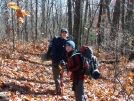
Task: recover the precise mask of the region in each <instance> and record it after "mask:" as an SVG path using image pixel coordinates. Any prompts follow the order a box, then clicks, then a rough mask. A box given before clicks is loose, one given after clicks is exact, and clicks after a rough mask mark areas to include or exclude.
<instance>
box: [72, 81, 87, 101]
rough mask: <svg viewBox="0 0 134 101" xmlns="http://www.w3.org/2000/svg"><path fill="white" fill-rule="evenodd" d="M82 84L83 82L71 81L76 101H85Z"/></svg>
mask: <svg viewBox="0 0 134 101" xmlns="http://www.w3.org/2000/svg"><path fill="white" fill-rule="evenodd" d="M83 82H84V80H74V81H73V83H74V85H73V87H74V93H75V97H76V101H85V98H84V86H83Z"/></svg>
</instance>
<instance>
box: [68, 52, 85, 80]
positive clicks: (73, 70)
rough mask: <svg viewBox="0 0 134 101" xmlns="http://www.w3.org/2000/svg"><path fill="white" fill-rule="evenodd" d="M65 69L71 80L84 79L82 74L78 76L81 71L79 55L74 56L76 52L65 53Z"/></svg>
mask: <svg viewBox="0 0 134 101" xmlns="http://www.w3.org/2000/svg"><path fill="white" fill-rule="evenodd" d="M67 58H68V62H67V67H68V70H69V72H68V74H69V76H70V77H71V78H72V79H78V80H81V79H84V74H79V71H80V70H81V69H82V65H83V63H82V59H81V56H80V54H76V51H75V50H73V51H71V52H69V53H67Z"/></svg>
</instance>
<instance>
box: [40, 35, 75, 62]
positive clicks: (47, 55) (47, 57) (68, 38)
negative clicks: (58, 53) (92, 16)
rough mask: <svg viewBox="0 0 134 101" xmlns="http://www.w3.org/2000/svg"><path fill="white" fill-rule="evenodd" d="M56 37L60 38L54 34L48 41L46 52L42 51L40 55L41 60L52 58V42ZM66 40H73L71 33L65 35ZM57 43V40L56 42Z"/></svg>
mask: <svg viewBox="0 0 134 101" xmlns="http://www.w3.org/2000/svg"><path fill="white" fill-rule="evenodd" d="M58 38H60V36H56V35H55V36H54V37H53V38H52V39H51V40H50V41H49V46H48V51H47V53H43V54H42V55H41V59H42V61H48V60H52V44H53V43H54V41H56V40H57V39H58ZM67 40H73V36H72V34H69V35H68V37H67ZM57 44H58V42H57Z"/></svg>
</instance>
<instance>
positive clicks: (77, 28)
mask: <svg viewBox="0 0 134 101" xmlns="http://www.w3.org/2000/svg"><path fill="white" fill-rule="evenodd" d="M82 1H83V0H76V1H75V10H74V27H73V33H74V41H75V44H76V49H78V48H79V47H80V45H81V40H80V36H81V26H82V25H81V24H82V12H81V11H82Z"/></svg>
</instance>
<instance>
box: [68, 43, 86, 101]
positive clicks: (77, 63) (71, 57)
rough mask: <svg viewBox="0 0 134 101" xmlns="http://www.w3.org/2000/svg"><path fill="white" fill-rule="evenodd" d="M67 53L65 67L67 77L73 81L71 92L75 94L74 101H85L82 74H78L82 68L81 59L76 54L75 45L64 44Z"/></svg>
mask: <svg viewBox="0 0 134 101" xmlns="http://www.w3.org/2000/svg"><path fill="white" fill-rule="evenodd" d="M66 51H67V59H68V61H67V67H68V75H69V77H70V78H71V79H72V80H73V85H72V90H73V91H74V93H75V97H76V101H85V99H84V86H83V82H84V74H83V73H81V74H80V73H79V71H80V70H81V68H82V59H81V57H80V54H76V53H77V51H76V50H75V43H74V42H73V41H67V42H66Z"/></svg>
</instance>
